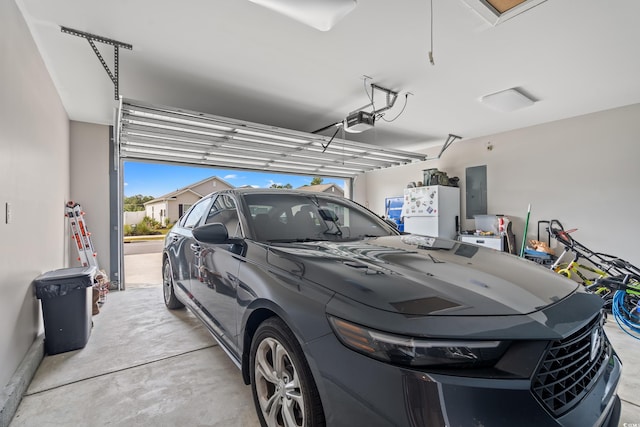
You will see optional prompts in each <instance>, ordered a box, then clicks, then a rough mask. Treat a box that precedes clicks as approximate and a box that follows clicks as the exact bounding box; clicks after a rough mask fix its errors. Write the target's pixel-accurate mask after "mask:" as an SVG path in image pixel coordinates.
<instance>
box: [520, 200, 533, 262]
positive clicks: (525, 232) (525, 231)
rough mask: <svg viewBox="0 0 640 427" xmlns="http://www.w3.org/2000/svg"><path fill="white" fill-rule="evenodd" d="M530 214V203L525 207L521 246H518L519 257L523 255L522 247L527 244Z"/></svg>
mask: <svg viewBox="0 0 640 427" xmlns="http://www.w3.org/2000/svg"><path fill="white" fill-rule="evenodd" d="M530 216H531V203H529V207H528V208H527V220H526V221H525V222H524V233H522V246H521V247H520V258H522V257H524V248H525V247H526V246H527V231H529V217H530Z"/></svg>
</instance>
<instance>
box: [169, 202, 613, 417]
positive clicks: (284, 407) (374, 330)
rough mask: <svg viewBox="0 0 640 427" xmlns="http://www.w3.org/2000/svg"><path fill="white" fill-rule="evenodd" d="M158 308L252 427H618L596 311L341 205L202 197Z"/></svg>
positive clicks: (571, 296)
mask: <svg viewBox="0 0 640 427" xmlns="http://www.w3.org/2000/svg"><path fill="white" fill-rule="evenodd" d="M163 277H164V286H163V288H164V300H165V303H166V305H167V307H169V308H171V309H175V308H180V307H183V306H185V305H186V306H187V307H188V308H189V309H190V310H192V311H193V313H195V315H196V316H197V317H199V318H200V319H201V320H202V322H203V323H204V324H205V325H206V326H207V327H208V329H209V330H210V331H211V333H212V334H213V336H214V337H215V339H216V340H217V341H218V342H219V343H220V346H221V347H222V348H223V349H224V350H225V351H226V353H227V354H228V355H229V357H230V358H231V359H232V360H233V361H234V363H235V364H236V365H237V366H238V368H240V369H241V370H242V375H243V378H244V381H245V382H246V383H247V384H251V387H252V391H253V397H254V402H255V406H256V410H257V413H258V418H259V419H260V422H261V423H262V425H263V426H270V427H274V426H323V425H331V426H350V427H351V426H367V427H369V426H464V427H467V426H511V425H517V426H536V427H539V426H560V425H562V426H617V423H618V419H619V414H620V400H619V399H618V396H617V394H616V388H617V385H618V380H619V378H620V372H621V364H620V360H619V359H618V357H617V356H616V353H615V352H614V350H613V349H612V347H611V345H610V343H609V341H608V339H607V337H606V335H605V334H604V331H603V327H602V325H603V322H604V317H603V314H602V311H601V307H602V300H601V299H600V298H599V297H597V296H594V295H591V294H587V293H585V292H583V291H582V290H581V288H580V286H579V285H578V284H576V283H574V282H572V281H570V280H568V279H566V278H563V277H561V276H559V275H557V274H555V273H553V272H551V271H549V270H546V269H544V268H541V267H540V266H539V265H537V264H534V263H532V262H529V261H526V260H524V259H521V258H518V257H515V256H513V255H509V254H506V253H502V252H498V251H495V250H491V249H486V248H482V247H478V246H473V245H468V244H464V243H460V242H455V241H450V240H443V239H438V238H434V237H428V236H418V235H407V234H404V235H403V234H400V233H398V232H397V231H396V229H395V228H394V227H393V226H391V225H389V224H388V223H386V222H385V221H384V220H382V219H381V218H379V217H377V216H376V215H374V214H373V213H371V212H370V211H369V210H367V209H366V208H364V207H362V206H360V205H358V204H356V203H354V202H352V201H350V200H347V199H344V198H340V197H333V196H330V195H326V194H321V193H310V192H300V191H288V190H280V189H278V190H255V189H237V190H228V191H222V192H218V193H213V194H210V195H208V196H206V197H204V198H203V199H202V200H200V201H199V202H198V203H196V204H195V205H193V206H192V208H191V209H190V210H189V211H188V212H187V214H186V215H184V217H183V218H181V219H180V221H179V222H178V223H177V224H176V225H175V226H174V227H173V229H172V230H171V232H170V233H169V234H168V235H167V237H166V241H165V248H164V252H163Z"/></svg>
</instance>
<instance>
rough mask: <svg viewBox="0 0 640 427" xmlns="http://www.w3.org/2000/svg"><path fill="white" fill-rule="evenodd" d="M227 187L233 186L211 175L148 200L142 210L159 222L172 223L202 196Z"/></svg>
mask: <svg viewBox="0 0 640 427" xmlns="http://www.w3.org/2000/svg"><path fill="white" fill-rule="evenodd" d="M229 188H234V186H233V185H231V184H229V183H228V182H227V181H225V180H223V179H221V178H218V177H217V176H212V177H210V178H207V179H203V180H202V181H198V182H196V183H194V184H190V185H188V186H186V187H183V188H179V189H177V190H176V191H172V192H171V193H168V194H165V195H164V196H160V197H157V198H155V199H153V200H150V201H148V202H147V203H145V204H144V210H145V212H146V216H148V217H149V218H153V219H155V220H156V221H158V222H159V223H161V224H166V223H173V222H175V221H177V220H178V219H179V218H180V217H181V216H182V215H183V214H184V213H185V212H186V211H187V210H189V208H190V207H191V205H193V204H194V203H195V202H197V201H198V200H200V199H201V198H202V197H203V196H206V195H207V194H209V193H211V192H214V191H219V190H226V189H229Z"/></svg>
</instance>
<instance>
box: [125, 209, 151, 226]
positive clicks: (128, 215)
mask: <svg viewBox="0 0 640 427" xmlns="http://www.w3.org/2000/svg"><path fill="white" fill-rule="evenodd" d="M146 214H147V213H146V212H145V211H138V212H124V225H134V224H138V223H139V222H140V221H142V218H144V217H145V215H146Z"/></svg>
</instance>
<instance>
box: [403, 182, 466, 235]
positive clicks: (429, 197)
mask: <svg viewBox="0 0 640 427" xmlns="http://www.w3.org/2000/svg"><path fill="white" fill-rule="evenodd" d="M402 216H403V217H404V231H405V232H407V233H412V234H420V235H423V236H433V237H445V238H448V239H456V237H457V233H458V230H457V228H458V224H459V221H460V189H459V188H458V187H447V186H442V185H432V186H429V187H415V188H405V190H404V202H403V204H402Z"/></svg>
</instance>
